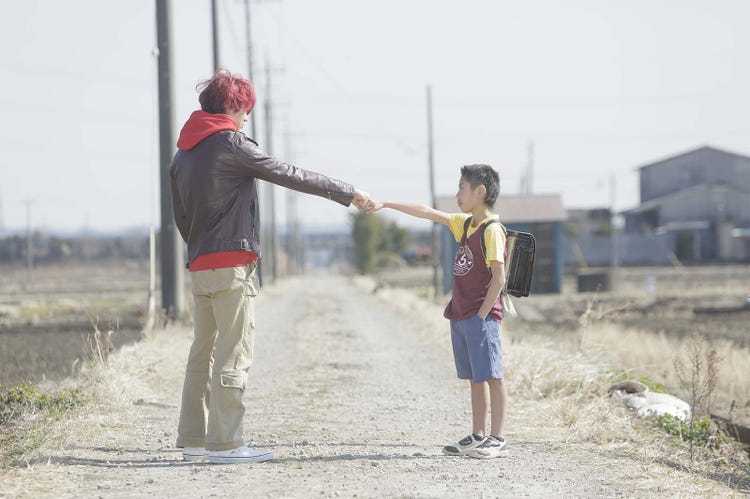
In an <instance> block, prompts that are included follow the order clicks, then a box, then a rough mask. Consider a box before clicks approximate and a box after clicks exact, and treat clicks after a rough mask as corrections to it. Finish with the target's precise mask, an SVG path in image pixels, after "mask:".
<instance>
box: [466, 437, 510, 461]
mask: <svg viewBox="0 0 750 499" xmlns="http://www.w3.org/2000/svg"><path fill="white" fill-rule="evenodd" d="M507 443H508V442H506V441H505V438H504V437H495V436H490V437H488V438H487V440H485V441H484V443H483V444H482V445H480V446H479V447H477V448H475V449H474V450H473V451H472V452H470V453H469V456H470V457H474V458H477V459H494V458H496V457H508V451H507V450H506V449H505V446H506V445H507Z"/></svg>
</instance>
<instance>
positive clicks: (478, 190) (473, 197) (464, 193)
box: [456, 177, 486, 213]
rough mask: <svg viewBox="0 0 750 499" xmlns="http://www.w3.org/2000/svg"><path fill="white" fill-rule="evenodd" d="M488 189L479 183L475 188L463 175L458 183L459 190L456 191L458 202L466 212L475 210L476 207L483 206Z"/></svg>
mask: <svg viewBox="0 0 750 499" xmlns="http://www.w3.org/2000/svg"><path fill="white" fill-rule="evenodd" d="M485 192H486V189H485V188H484V186H483V185H478V186H476V187H475V188H472V187H471V184H470V183H469V182H468V181H467V180H466V179H465V178H463V177H461V181H460V182H459V183H458V192H457V193H456V204H458V207H459V208H460V209H461V211H463V212H464V213H469V212H470V211H474V209H475V208H477V207H479V206H481V204H482V203H484V196H485Z"/></svg>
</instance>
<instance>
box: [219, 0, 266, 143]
mask: <svg viewBox="0 0 750 499" xmlns="http://www.w3.org/2000/svg"><path fill="white" fill-rule="evenodd" d="M214 1H215V0H214ZM250 19H251V18H250V0H245V42H246V43H247V79H248V80H250V81H251V82H252V81H253V37H252V34H251V33H252V31H251V26H252V23H251V22H250ZM256 132H257V129H256V128H255V113H250V136H251V137H252V138H253V139H255V140H257V138H256Z"/></svg>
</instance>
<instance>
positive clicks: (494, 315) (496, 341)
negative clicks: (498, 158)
mask: <svg viewBox="0 0 750 499" xmlns="http://www.w3.org/2000/svg"><path fill="white" fill-rule="evenodd" d="M499 192H500V178H499V176H498V174H497V172H496V171H495V170H493V169H492V168H491V167H490V166H488V165H468V166H464V167H462V168H461V181H460V183H459V188H458V193H457V194H456V201H457V204H458V207H459V208H460V209H461V211H462V212H463V213H444V212H442V211H438V210H435V209H433V208H430V207H428V206H424V205H416V204H404V203H394V202H390V201H383V202H378V201H370V202H368V204H367V205H366V209H367V211H368V212H370V213H373V212H375V211H378V210H380V209H382V208H391V209H393V210H397V211H401V212H403V213H407V214H409V215H412V216H415V217H419V218H427V219H429V220H432V221H433V222H437V223H440V224H443V225H447V226H448V228H449V229H450V231H451V233H452V234H453V237H455V239H456V241H457V242H458V243H459V246H458V251H457V252H456V257H455V261H454V264H453V294H452V297H451V301H450V302H449V303H448V306H447V307H446V309H445V313H444V315H445V317H446V318H447V319H450V321H451V340H452V343H453V356H454V359H455V362H456V371H457V374H458V377H459V378H460V379H467V380H469V383H470V386H471V411H472V432H471V434H469V435H468V436H467V437H465V438H463V439H461V440H460V441H459V442H458V443H456V444H453V445H446V446H445V447H443V453H444V454H448V455H451V456H461V455H464V456H471V457H475V458H479V459H490V458H495V457H499V456H500V455H501V451H502V450H503V448H504V447H505V444H506V441H505V438H504V437H503V436H502V435H503V424H504V422H505V406H506V399H507V392H506V388H505V382H504V381H503V367H502V352H501V349H500V321H501V320H502V318H503V307H502V301H501V292H502V290H503V287H504V285H505V234H504V232H503V230H502V228H501V226H500V224H499V223H494V222H493V223H491V224H488V223H489V222H491V221H493V220H497V218H498V216H497V215H496V214H494V213H493V212H492V208H493V206H494V205H495V201H496V200H497V196H498V194H499ZM482 229H483V230H482ZM482 233H484V239H485V243H486V251H485V253H484V255H482V251H483V248H482V245H481V239H480V234H482ZM483 260H484V261H483ZM488 411H490V413H491V424H490V433H489V435H487V433H486V430H487V415H488Z"/></svg>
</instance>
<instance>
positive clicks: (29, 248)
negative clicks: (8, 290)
mask: <svg viewBox="0 0 750 499" xmlns="http://www.w3.org/2000/svg"><path fill="white" fill-rule="evenodd" d="M25 203H26V280H27V281H29V282H31V269H32V268H33V267H34V243H33V242H32V238H33V234H32V231H31V203H32V201H31V199H27V200H26V201H25Z"/></svg>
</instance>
